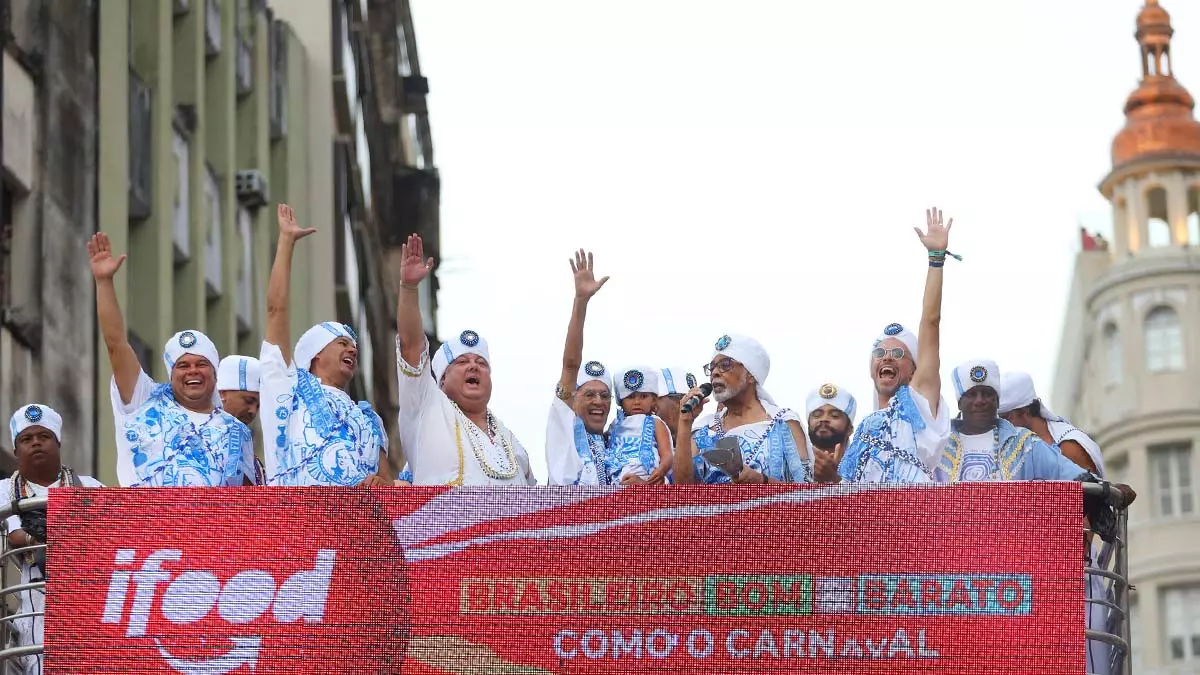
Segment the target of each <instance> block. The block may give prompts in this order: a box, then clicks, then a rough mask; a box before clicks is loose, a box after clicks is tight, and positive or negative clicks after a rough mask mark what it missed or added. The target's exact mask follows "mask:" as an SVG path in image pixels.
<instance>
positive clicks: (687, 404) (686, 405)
mask: <svg viewBox="0 0 1200 675" xmlns="http://www.w3.org/2000/svg"><path fill="white" fill-rule="evenodd" d="M711 393H712V385H711V384H709V383H707V382H705V383H704V384H702V385H700V395H699V396H693V397H691V398H689V399H688V400H686V401H684V402H683V407H682V408H680V410H681V411H683V412H685V413H690V412H692V409H693V408H695V407H696V406H698V405H700V401H701V399H704V398H707V397H708V395H709V394H711Z"/></svg>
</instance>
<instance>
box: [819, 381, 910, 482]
mask: <svg viewBox="0 0 1200 675" xmlns="http://www.w3.org/2000/svg"><path fill="white" fill-rule="evenodd" d="M926 428H927V425H926V422H925V418H924V417H922V415H921V411H920V409H919V408H918V406H917V403H916V401H915V400H913V395H912V390H911V389H910V388H909V386H908V385H904V386H902V387H900V389H899V390H897V391H896V394H895V396H893V397H892V399H891V401H889V402H888V406H887V407H886V408H883V409H881V410H876V411H875V412H873V413H871V414H870V415H867V417H866V418H865V419H864V420H863V421H862V423H861V424H860V425H859V426H858V428H857V429H856V430H855V432H854V438H853V439H852V440H851V441H850V447H849V448H847V449H846V454H845V455H843V456H842V462H841V464H839V465H838V473H839V474H840V475H841V477H842V479H843V480H845V481H848V482H851V483H930V482H933V475H932V472H931V471H930V470H929V468H928V467H927V466H926V465H925V463H924V462H922V461H921V452H920V450H919V449H918V444H917V434H919V433H921V432H923V431H924V430H925V429H926Z"/></svg>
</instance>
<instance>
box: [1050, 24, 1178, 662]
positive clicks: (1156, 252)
mask: <svg viewBox="0 0 1200 675" xmlns="http://www.w3.org/2000/svg"><path fill="white" fill-rule="evenodd" d="M1198 28H1200V27H1198ZM1198 32H1200V31H1198ZM1173 34H1174V31H1173V29H1172V27H1171V17H1170V16H1169V15H1168V14H1167V12H1166V10H1164V9H1163V8H1162V7H1161V6H1159V4H1158V0H1146V4H1145V6H1144V7H1143V8H1142V10H1141V12H1140V13H1139V14H1138V17H1137V31H1136V33H1135V37H1136V38H1137V42H1138V47H1139V49H1140V53H1141V65H1142V79H1141V82H1140V83H1139V85H1138V87H1137V89H1136V90H1134V92H1133V93H1132V94H1130V95H1129V98H1128V100H1127V101H1126V102H1125V126H1124V128H1122V129H1121V130H1120V131H1119V132H1118V133H1117V136H1116V138H1114V139H1113V143H1112V170H1111V171H1110V172H1109V173H1108V175H1107V176H1106V177H1105V178H1104V180H1103V181H1102V182H1101V183H1100V186H1099V188H1100V192H1101V193H1102V194H1103V195H1104V196H1105V197H1106V198H1107V199H1108V200H1109V201H1110V202H1111V203H1112V213H1113V236H1112V241H1111V242H1105V241H1104V240H1103V238H1101V237H1095V238H1094V237H1092V236H1090V235H1088V234H1087V233H1086V232H1085V233H1082V236H1083V250H1082V251H1081V252H1080V253H1079V254H1078V255H1077V257H1076V260H1075V275H1074V280H1073V285H1072V288H1071V295H1070V299H1069V305H1068V309H1067V316H1066V320H1065V324H1064V330H1063V338H1062V345H1061V347H1060V351H1059V358H1058V370H1057V373H1056V376H1055V382H1054V396H1055V398H1054V401H1053V403H1054V409H1055V412H1057V413H1059V414H1062V415H1064V416H1066V417H1068V418H1069V419H1071V421H1072V422H1074V423H1075V424H1076V425H1077V426H1079V427H1080V428H1082V429H1084V430H1085V431H1087V432H1088V433H1089V434H1090V435H1091V436H1092V438H1094V439H1095V440H1096V442H1097V443H1098V444H1099V445H1100V447H1101V448H1102V450H1103V452H1104V461H1105V464H1106V467H1107V470H1108V477H1109V478H1110V479H1111V480H1114V481H1117V482H1125V483H1129V484H1130V485H1131V486H1132V487H1133V488H1134V490H1136V491H1137V493H1138V499H1137V502H1136V503H1135V504H1134V505H1133V507H1132V508H1131V510H1130V525H1129V532H1130V548H1129V566H1130V574H1131V577H1132V582H1133V584H1134V585H1135V586H1136V588H1137V590H1136V591H1135V593H1134V595H1133V606H1132V614H1133V622H1132V623H1131V626H1132V629H1133V631H1132V632H1133V637H1134V643H1135V648H1134V666H1135V667H1134V670H1135V671H1136V672H1154V673H1167V672H1170V673H1198V674H1200V232H1198V230H1200V123H1198V122H1197V121H1196V119H1195V117H1194V115H1193V109H1194V107H1195V101H1194V100H1193V99H1192V96H1191V94H1189V93H1188V91H1187V89H1185V88H1184V87H1183V85H1182V84H1180V83H1179V81H1178V80H1176V79H1175V72H1174V69H1173V68H1172V63H1171V38H1172V36H1173ZM1139 665H1140V667H1138V666H1139Z"/></svg>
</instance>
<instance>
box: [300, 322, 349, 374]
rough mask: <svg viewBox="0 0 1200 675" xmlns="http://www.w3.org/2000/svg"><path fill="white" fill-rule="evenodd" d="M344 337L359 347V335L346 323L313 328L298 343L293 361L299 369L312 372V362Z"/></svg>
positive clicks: (321, 325)
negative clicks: (322, 351) (323, 350)
mask: <svg viewBox="0 0 1200 675" xmlns="http://www.w3.org/2000/svg"><path fill="white" fill-rule="evenodd" d="M341 337H344V338H346V339H348V340H350V342H353V343H354V346H355V347H357V346H358V334H357V333H355V332H354V329H353V328H351V327H350V326H347V325H346V324H344V323H338V322H336V321H323V322H321V323H319V324H317V325H315V326H313V327H312V328H309V329H308V330H306V331H304V335H301V336H300V339H299V340H298V341H297V342H296V349H295V350H294V351H293V354H294V356H293V359H292V360H293V361H294V362H295V364H296V367H297V368H303V369H305V370H308V371H311V370H312V360H313V359H314V358H316V357H317V354H320V353H321V350H322V349H325V348H326V347H328V346H329V343H330V342H333V341H334V340H336V339H338V338H341Z"/></svg>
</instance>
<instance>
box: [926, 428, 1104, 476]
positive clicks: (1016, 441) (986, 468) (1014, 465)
mask: <svg viewBox="0 0 1200 675" xmlns="http://www.w3.org/2000/svg"><path fill="white" fill-rule="evenodd" d="M997 422H998V423H999V424H998V426H997V428H996V432H998V435H999V440H1000V448H999V451H998V452H978V453H975V452H970V451H969V450H968V449H967V448H966V447H965V446H964V443H963V440H962V435H961V434H960V433H959V431H957V430H955V431H954V432H953V433H951V434H950V439H949V442H947V443H946V449H945V451H943V453H942V459H941V462H939V463H938V467H937V469H936V472H935V477H936V478H937V480H938V482H941V483H957V482H964V481H996V480H1077V479H1078V478H1079V477H1080V476H1082V475H1084V474H1086V473H1087V469H1084V468H1082V467H1080V466H1079V465H1078V464H1076V463H1075V462H1072V461H1071V460H1069V459H1067V458H1066V457H1065V456H1064V455H1063V454H1062V453H1061V452H1059V450H1058V448H1057V447H1054V446H1050V445H1047V444H1046V443H1045V442H1043V441H1042V439H1040V438H1038V435H1037V434H1035V433H1033V432H1032V431H1030V430H1028V429H1021V428H1018V427H1015V426H1013V425H1012V424H1010V423H1009V422H1008V421H1007V420H1004V419H999V420H997ZM992 434H993V432H991V431H989V432H988V434H987V435H988V436H992ZM990 445H992V446H994V442H993V443H991V444H990Z"/></svg>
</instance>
